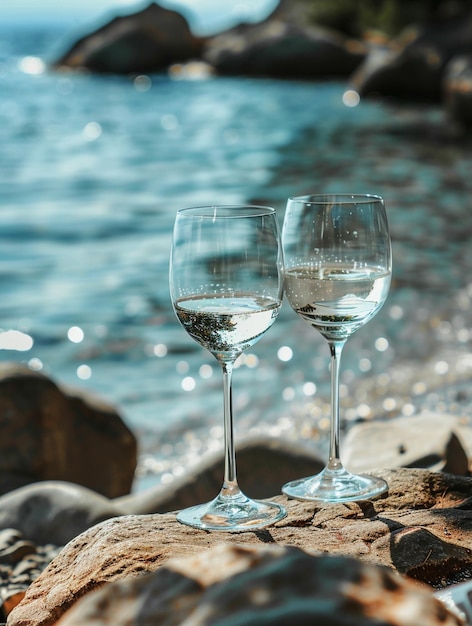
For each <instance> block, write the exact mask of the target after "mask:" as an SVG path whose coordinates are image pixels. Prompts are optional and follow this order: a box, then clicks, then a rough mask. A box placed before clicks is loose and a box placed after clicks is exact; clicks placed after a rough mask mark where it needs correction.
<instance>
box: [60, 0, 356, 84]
mask: <svg viewBox="0 0 472 626" xmlns="http://www.w3.org/2000/svg"><path fill="white" fill-rule="evenodd" d="M295 8H296V9H297V10H294V7H293V6H291V3H289V2H286V1H285V0H284V1H283V2H281V3H280V5H279V6H278V7H277V8H276V10H275V11H274V12H273V13H272V14H271V15H270V16H269V17H268V18H267V19H266V20H264V21H263V22H262V23H260V24H240V25H239V26H236V27H235V28H231V29H228V30H226V31H224V32H222V33H220V34H217V35H215V36H209V37H197V36H195V35H194V34H192V33H191V31H190V28H189V25H188V23H187V20H186V19H185V17H183V16H182V15H180V14H179V13H177V12H175V11H169V10H167V9H165V8H163V7H161V6H159V5H158V4H156V3H151V4H150V5H149V6H148V7H147V8H145V9H143V10H142V11H138V12H137V13H133V14H131V15H125V16H122V17H118V18H115V19H113V20H112V21H111V22H110V23H108V24H106V25H105V26H103V27H101V28H100V29H98V30H96V31H93V32H91V33H89V34H87V35H85V36H84V37H82V38H81V39H80V40H79V41H77V42H76V43H75V44H73V45H72V46H71V48H70V49H69V50H68V51H67V52H66V53H65V54H63V55H62V57H61V58H60V59H58V60H57V61H56V62H55V63H54V67H56V68H62V69H64V68H69V69H87V70H91V71H95V72H113V73H118V74H132V73H143V72H159V71H167V70H169V69H171V68H172V66H173V65H174V64H181V63H187V62H194V61H195V60H198V61H203V62H204V63H205V67H210V68H212V69H213V71H215V72H216V73H218V74H221V75H246V76H271V77H277V78H322V77H326V76H328V77H333V76H348V75H349V74H350V73H351V72H352V71H353V70H354V69H355V68H356V67H357V66H358V65H359V64H360V63H361V61H362V60H363V59H364V57H365V55H366V48H365V46H364V45H363V44H362V43H361V42H360V41H357V42H355V41H353V40H351V39H349V38H347V37H345V36H342V35H341V34H340V33H333V32H330V31H327V30H326V29H321V28H314V27H313V26H310V25H308V21H307V19H306V16H305V15H304V14H302V15H300V14H299V13H300V10H301V9H302V8H303V7H301V6H300V7H295ZM298 9H300V10H298Z"/></svg>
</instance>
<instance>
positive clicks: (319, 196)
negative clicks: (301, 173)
mask: <svg viewBox="0 0 472 626" xmlns="http://www.w3.org/2000/svg"><path fill="white" fill-rule="evenodd" d="M288 200H289V202H299V203H308V204H326V203H327V202H329V203H332V204H370V203H371V202H381V203H383V202H384V199H383V197H382V196H379V195H378V194H374V193H315V194H307V195H303V196H292V197H290V198H289V199H288Z"/></svg>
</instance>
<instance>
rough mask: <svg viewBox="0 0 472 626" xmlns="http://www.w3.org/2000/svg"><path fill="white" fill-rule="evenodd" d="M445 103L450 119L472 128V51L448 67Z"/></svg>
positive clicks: (444, 88)
mask: <svg viewBox="0 0 472 626" xmlns="http://www.w3.org/2000/svg"><path fill="white" fill-rule="evenodd" d="M443 91H444V103H445V107H446V112H447V114H448V116H449V118H450V119H452V120H454V121H456V122H460V123H461V124H462V125H463V126H466V127H468V128H471V127H472V51H471V53H470V54H469V55H467V56H457V57H455V58H454V59H453V60H452V61H451V62H450V63H449V64H448V65H447V66H446V69H445V72H444V80H443Z"/></svg>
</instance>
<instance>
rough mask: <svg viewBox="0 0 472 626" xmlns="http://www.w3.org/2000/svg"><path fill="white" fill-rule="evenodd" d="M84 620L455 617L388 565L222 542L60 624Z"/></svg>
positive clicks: (117, 623) (363, 622)
mask: <svg viewBox="0 0 472 626" xmlns="http://www.w3.org/2000/svg"><path fill="white" fill-rule="evenodd" d="M84 623H86V624H89V625H90V626H92V625H93V626H100V625H101V626H105V625H106V624H113V625H114V626H125V625H127V624H130V623H139V624H142V625H143V626H144V625H146V624H149V625H151V624H163V623H165V624H168V625H169V626H174V625H175V626H178V625H179V624H190V623H191V624H195V625H197V624H198V625H199V626H210V625H216V624H218V625H219V626H229V625H230V624H244V625H245V626H260V625H261V624H269V623H270V624H272V625H273V626H276V625H279V626H282V625H286V624H289V623H290V624H293V623H298V624H300V625H304V624H306V625H307V626H308V625H309V624H314V623H322V624H323V626H343V625H345V626H368V624H379V623H381V624H384V625H385V626H387V625H391V626H418V624H422V626H436V625H439V624H442V625H444V626H448V625H450V626H452V625H454V624H455V625H458V624H460V621H459V619H457V618H456V617H455V616H454V615H453V614H451V613H449V612H448V610H447V609H446V607H445V606H444V605H443V604H441V603H440V602H439V600H437V599H436V598H435V597H434V596H433V595H432V594H431V592H430V590H428V589H426V588H422V587H420V586H419V585H416V584H412V583H411V582H409V581H407V580H405V579H403V578H401V577H400V576H398V575H395V574H394V573H392V572H391V571H390V570H388V569H387V568H383V567H380V566H374V565H370V564H365V563H361V562H360V561H358V560H355V559H348V558H345V557H333V556H315V555H309V554H307V553H306V552H304V551H302V550H300V549H298V548H282V547H277V546H266V547H265V548H258V549H255V548H249V547H247V546H246V547H242V546H235V545H225V544H221V545H218V546H215V547H213V548H212V549H211V550H209V551H207V552H206V553H203V554H199V555H198V556H196V557H193V558H186V559H179V560H177V559H175V560H171V561H169V562H168V563H167V564H166V565H165V566H163V567H162V568H161V569H160V570H159V571H157V572H155V573H154V574H150V575H147V576H139V577H137V578H134V579H131V580H127V581H120V582H117V583H112V584H110V585H106V586H105V587H104V588H102V589H100V590H98V591H96V592H95V593H92V594H89V595H88V596H87V597H86V598H84V599H82V601H80V602H78V603H77V604H76V606H75V607H73V608H72V609H71V610H70V611H69V612H68V613H66V615H65V616H64V617H63V618H62V619H60V620H59V622H58V625H60V626H79V625H81V624H84Z"/></svg>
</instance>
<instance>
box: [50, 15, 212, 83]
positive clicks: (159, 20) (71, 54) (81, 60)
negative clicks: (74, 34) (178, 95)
mask: <svg viewBox="0 0 472 626" xmlns="http://www.w3.org/2000/svg"><path fill="white" fill-rule="evenodd" d="M203 42H204V40H203V39H201V38H199V37H196V36H194V35H193V34H192V32H191V31H190V28H189V25H188V22H187V20H186V19H185V17H183V15H181V14H180V13H178V12H176V11H171V10H168V9H165V8H163V7H161V6H159V5H158V4H156V3H151V4H149V6H148V7H146V8H145V9H143V10H142V11H138V12H137V13H134V14H132V15H126V16H123V17H116V18H114V19H113V20H111V22H109V23H108V24H105V25H104V26H102V27H101V28H99V29H98V30H96V31H94V32H92V33H90V34H88V35H85V36H84V37H82V38H81V39H79V40H78V41H77V42H76V43H75V44H74V45H73V46H72V47H71V48H70V49H69V50H68V51H67V52H66V53H65V54H63V55H62V57H61V58H59V59H58V60H57V61H56V63H55V64H54V65H55V67H60V68H66V67H67V68H71V69H87V70H91V71H95V72H113V73H119V74H131V73H143V72H159V71H163V70H167V69H168V67H169V66H170V65H171V64H172V63H179V62H181V61H187V60H190V59H194V58H197V57H199V56H200V53H201V50H202V46H203Z"/></svg>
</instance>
